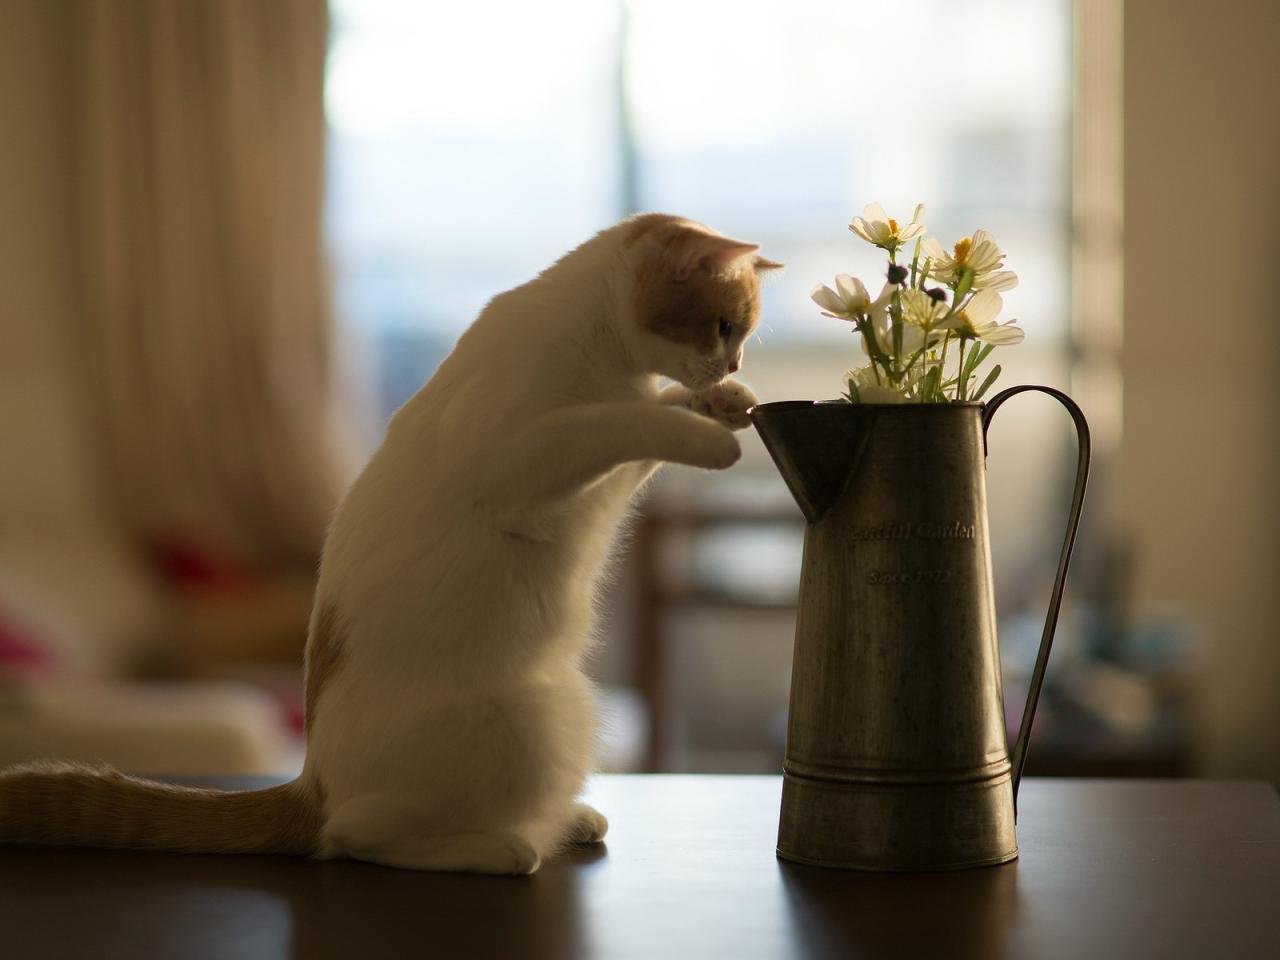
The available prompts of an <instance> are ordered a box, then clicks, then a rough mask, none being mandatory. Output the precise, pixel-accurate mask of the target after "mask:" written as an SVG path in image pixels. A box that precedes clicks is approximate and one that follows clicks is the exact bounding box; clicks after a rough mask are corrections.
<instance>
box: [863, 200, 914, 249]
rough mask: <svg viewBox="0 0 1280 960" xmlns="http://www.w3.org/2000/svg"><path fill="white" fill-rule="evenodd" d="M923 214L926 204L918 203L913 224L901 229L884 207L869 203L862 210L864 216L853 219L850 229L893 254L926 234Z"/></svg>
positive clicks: (912, 218) (912, 219)
mask: <svg viewBox="0 0 1280 960" xmlns="http://www.w3.org/2000/svg"><path fill="white" fill-rule="evenodd" d="M923 214H924V204H923V203H917V204H916V212H915V214H914V215H913V216H912V217H911V222H910V223H908V224H907V225H906V226H904V227H899V226H898V221H897V220H894V219H893V217H891V216H889V215H888V214H887V213H885V212H884V207H882V206H880V204H878V203H868V204H867V205H866V206H865V207H863V208H862V216H861V217H854V218H853V221H852V222H851V223H850V224H849V229H850V230H852V231H853V232H854V233H856V234H857V235H858V236H860V237H861V238H862V239H863V240H865V241H867V243H870V244H873V245H875V246H877V247H882V248H883V249H885V250H888V251H889V252H890V253H892V252H893V251H895V250H897V249H898V248H899V247H900V246H902V245H903V244H904V243H905V242H906V241H908V240H911V239H913V238H915V237H918V236H920V234H922V233H924V224H923V223H921V222H920V217H921V216H922V215H923Z"/></svg>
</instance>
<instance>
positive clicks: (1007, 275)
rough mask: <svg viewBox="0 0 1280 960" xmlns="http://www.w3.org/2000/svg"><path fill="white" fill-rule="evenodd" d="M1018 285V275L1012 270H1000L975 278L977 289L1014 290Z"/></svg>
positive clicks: (974, 284) (975, 287)
mask: <svg viewBox="0 0 1280 960" xmlns="http://www.w3.org/2000/svg"><path fill="white" fill-rule="evenodd" d="M1017 285H1018V275H1017V274H1016V273H1014V272H1013V271H1012V270H998V271H996V272H995V273H988V274H986V275H984V276H980V277H978V278H977V279H976V280H974V283H973V286H974V289H976V290H1012V289H1013V288H1014V287H1016V286H1017Z"/></svg>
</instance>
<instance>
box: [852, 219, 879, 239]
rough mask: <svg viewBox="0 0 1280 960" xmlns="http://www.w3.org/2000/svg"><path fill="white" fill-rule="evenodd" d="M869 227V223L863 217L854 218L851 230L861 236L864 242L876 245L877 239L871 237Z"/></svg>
mask: <svg viewBox="0 0 1280 960" xmlns="http://www.w3.org/2000/svg"><path fill="white" fill-rule="evenodd" d="M867 227H868V224H867V221H865V220H863V219H862V218H861V217H854V218H853V222H852V223H850V224H849V229H850V230H852V231H853V232H854V233H856V234H857V235H858V236H860V237H861V238H862V239H863V240H865V241H867V243H875V242H876V241H875V238H874V237H873V236H871V234H870V232H869V231H868V229H867Z"/></svg>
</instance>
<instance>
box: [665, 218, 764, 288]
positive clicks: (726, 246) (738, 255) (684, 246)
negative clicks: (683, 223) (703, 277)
mask: <svg viewBox="0 0 1280 960" xmlns="http://www.w3.org/2000/svg"><path fill="white" fill-rule="evenodd" d="M759 249H760V244H758V243H746V242H745V241H742V240H733V239H731V238H729V237H719V236H716V235H715V234H711V233H703V232H701V231H700V230H686V231H684V233H683V235H682V236H681V237H680V242H679V243H677V244H675V245H674V247H673V249H672V250H671V272H672V279H674V280H675V281H676V283H681V282H683V281H685V280H688V279H689V278H690V277H691V276H693V274H694V273H695V272H697V271H702V272H704V273H710V274H716V273H724V272H725V271H727V270H728V269H729V268H730V267H732V266H733V265H734V264H735V263H736V262H737V261H739V260H741V259H742V258H743V257H746V256H748V255H750V254H753V253H755V252H756V251H757V250H759Z"/></svg>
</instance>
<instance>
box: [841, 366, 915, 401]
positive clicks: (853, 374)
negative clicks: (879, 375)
mask: <svg viewBox="0 0 1280 960" xmlns="http://www.w3.org/2000/svg"><path fill="white" fill-rule="evenodd" d="M845 379H846V380H848V381H849V382H850V383H852V384H853V385H854V386H855V387H857V390H858V402H859V403H907V402H908V398H907V397H906V395H905V394H902V393H900V392H899V391H897V390H895V389H893V387H890V386H887V385H886V384H884V383H879V382H877V381H876V372H875V370H874V368H873V366H872V364H867V365H866V366H865V367H859V368H858V369H857V370H850V371H849V372H848V373H846V374H845Z"/></svg>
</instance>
